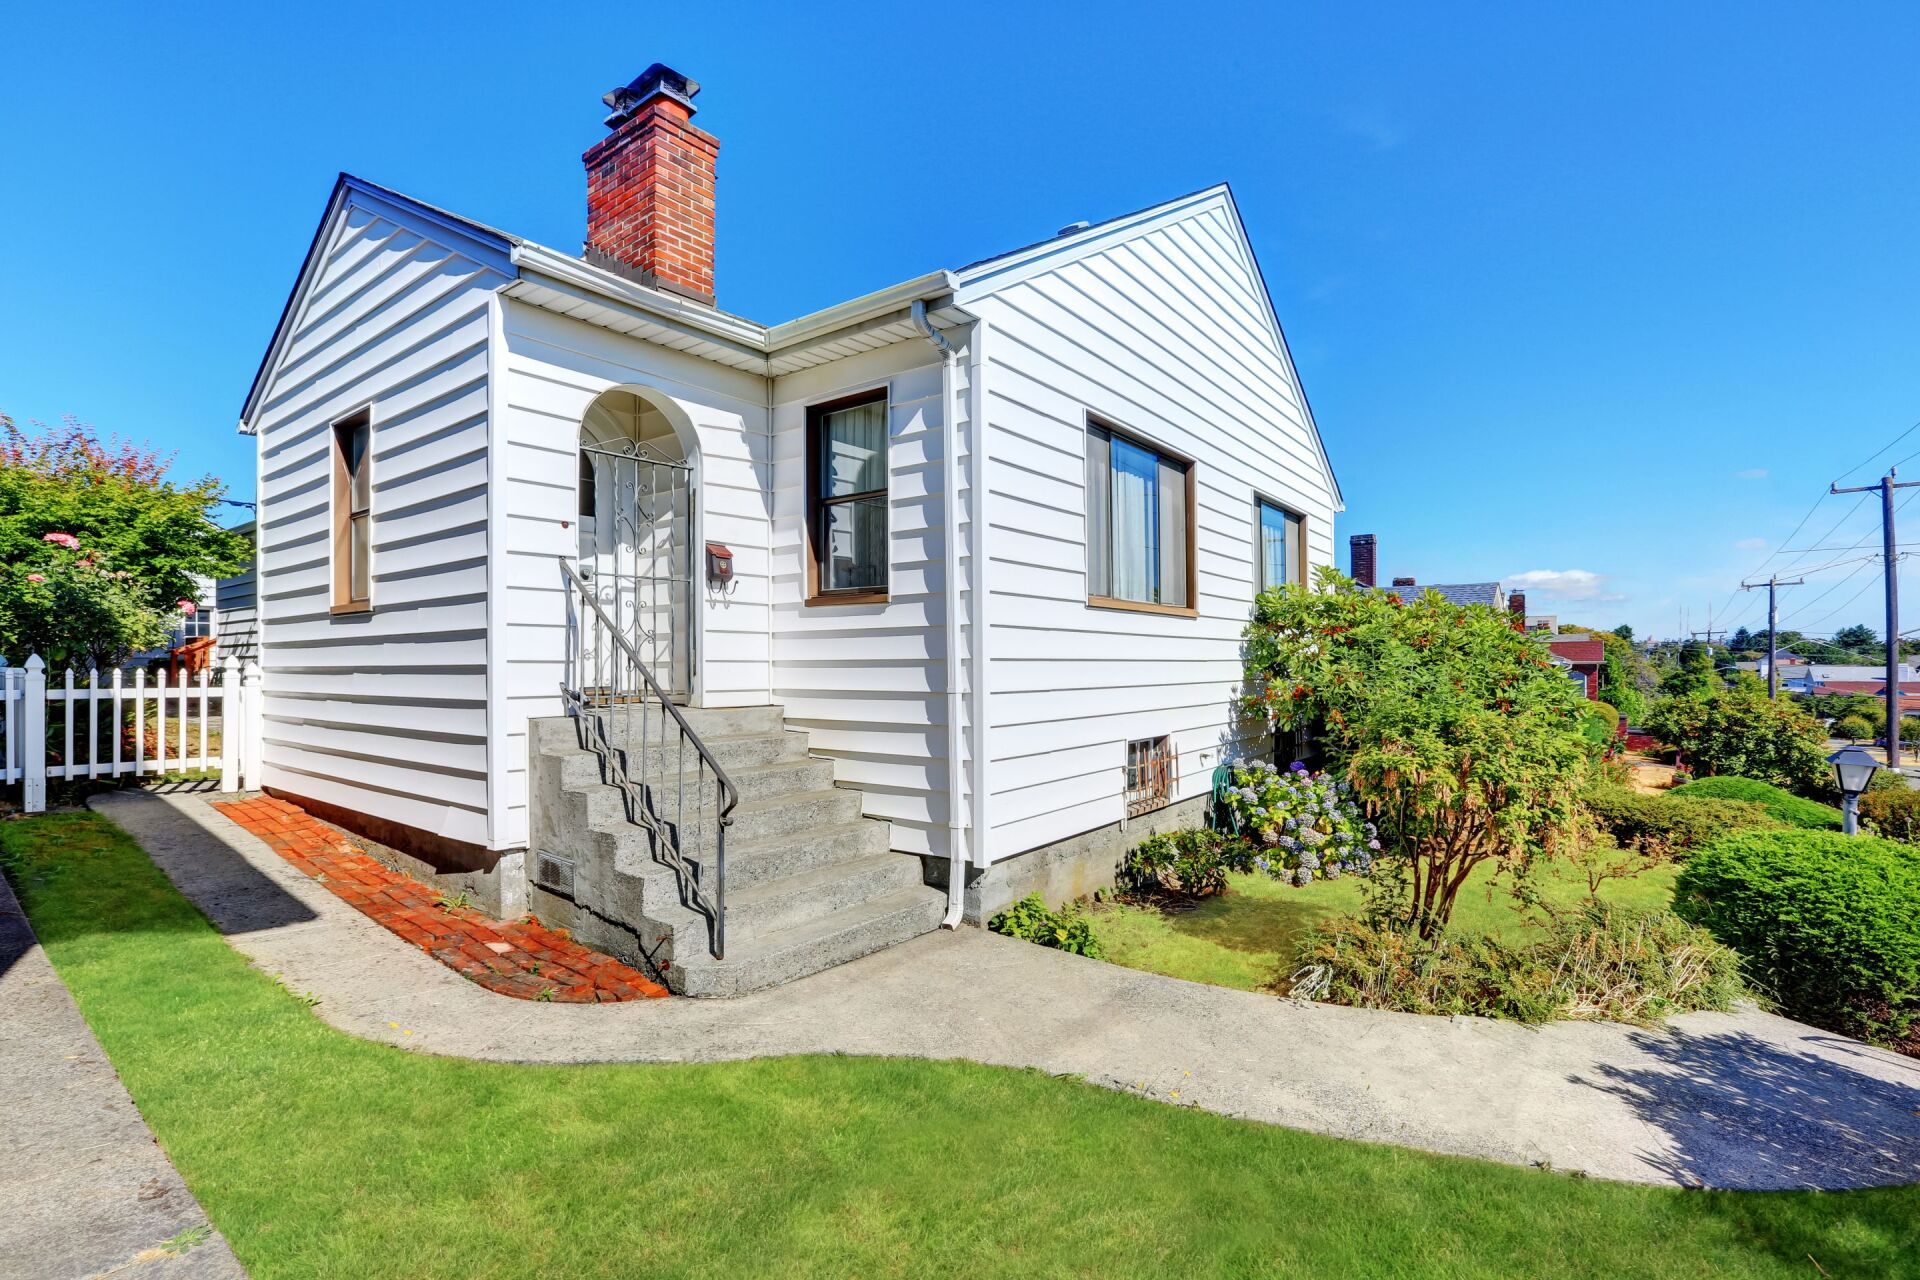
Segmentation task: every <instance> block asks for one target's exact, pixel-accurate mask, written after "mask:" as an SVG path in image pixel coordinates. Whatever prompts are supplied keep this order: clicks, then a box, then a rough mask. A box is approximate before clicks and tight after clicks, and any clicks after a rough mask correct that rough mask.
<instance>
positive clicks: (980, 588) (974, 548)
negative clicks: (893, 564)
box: [967, 318, 993, 871]
mask: <svg viewBox="0 0 1920 1280" xmlns="http://www.w3.org/2000/svg"><path fill="white" fill-rule="evenodd" d="M967 348H968V351H967V365H968V368H967V397H968V400H967V430H968V431H969V432H971V433H972V434H971V435H970V436H969V437H968V439H969V440H970V441H971V442H972V444H971V447H970V448H969V449H968V450H967V461H968V463H969V469H970V474H969V476H968V479H967V534H968V537H967V571H968V573H969V575H970V576H971V578H972V581H973V607H972V608H971V609H969V610H968V611H967V621H968V623H969V624H970V625H969V628H968V635H967V648H968V654H967V657H968V665H967V670H968V672H969V673H970V674H971V676H972V679H971V681H970V682H969V686H968V690H967V692H968V696H969V698H970V700H971V702H970V706H969V708H968V716H967V728H968V730H969V731H970V733H971V735H972V737H971V741H970V743H969V750H968V755H969V756H970V757H971V759H972V760H973V814H972V817H971V818H970V819H969V827H970V829H971V831H972V833H973V839H972V841H971V842H970V843H971V844H972V850H971V851H972V854H973V865H974V866H976V867H978V868H980V869H981V870H983V871H984V870H985V869H986V868H987V866H988V864H989V863H990V862H991V861H992V857H993V851H992V850H991V849H989V848H988V847H987V844H988V841H989V840H990V839H991V837H992V835H993V819H992V815H991V814H990V813H989V812H988V808H987V805H988V802H989V801H990V800H991V799H992V798H993V789H992V788H991V787H990V786H988V785H987V762H988V760H989V754H988V745H987V693H988V691H989V688H990V684H991V681H990V679H989V677H990V676H991V675H992V672H993V661H992V658H991V656H990V655H989V654H988V652H987V641H988V638H989V637H991V636H992V634H993V628H992V627H991V625H989V622H990V620H989V619H988V617H987V606H988V603H989V600H990V597H989V596H988V593H987V460H988V454H989V450H988V448H987V322H986V320H985V319H984V318H975V320H974V322H973V332H972V334H971V336H970V337H969V338H968V339H967Z"/></svg>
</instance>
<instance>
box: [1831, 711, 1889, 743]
mask: <svg viewBox="0 0 1920 1280" xmlns="http://www.w3.org/2000/svg"><path fill="white" fill-rule="evenodd" d="M1833 736H1834V737H1836V738H1845V739H1847V740H1848V741H1849V742H1866V741H1868V740H1869V739H1872V738H1877V737H1879V736H1880V735H1879V734H1878V733H1876V732H1875V731H1874V727H1873V722H1872V721H1871V720H1868V719H1867V718H1866V717H1865V716H1842V717H1841V718H1840V719H1838V720H1835V721H1834V722H1833Z"/></svg>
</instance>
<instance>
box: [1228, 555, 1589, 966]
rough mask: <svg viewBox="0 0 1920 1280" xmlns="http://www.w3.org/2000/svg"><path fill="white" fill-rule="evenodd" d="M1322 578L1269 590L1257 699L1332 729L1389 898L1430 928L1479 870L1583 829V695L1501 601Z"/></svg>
mask: <svg viewBox="0 0 1920 1280" xmlns="http://www.w3.org/2000/svg"><path fill="white" fill-rule="evenodd" d="M1318 587H1319V589H1318V590H1308V589H1307V588H1305V587H1298V586H1290V587H1285V588H1281V589H1279V590H1274V591H1268V592H1264V593H1262V594H1261V596H1260V598H1259V600H1258V602H1257V603H1256V604H1255V606H1254V620H1253V622H1252V623H1251V624H1250V625H1249V626H1248V628H1247V633H1246V647H1245V655H1246V686H1245V700H1246V703H1247V706H1248V708H1249V710H1251V711H1253V712H1256V713H1258V714H1261V715H1264V716H1265V717H1267V719H1268V720H1269V722H1270V723H1271V724H1272V725H1274V727H1276V728H1277V729H1291V728H1295V727H1298V726H1301V725H1323V726H1324V729H1325V740H1326V744H1327V748H1328V754H1329V757H1330V761H1331V764H1332V767H1333V768H1335V769H1337V770H1341V771H1344V773H1345V775H1346V778H1347V780H1348V782H1349V783H1350V784H1351V786H1352V787H1353V789H1354V792H1355V794H1356V795H1357V796H1358V797H1359V798H1360V800H1361V802H1362V803H1364V804H1365V805H1366V806H1367V809H1368V812H1369V814H1370V815H1371V816H1372V817H1373V818H1374V820H1375V822H1376V823H1377V824H1378V825H1379V827H1380V828H1381V830H1380V838H1381V840H1382V842H1383V844H1384V846H1385V847H1384V848H1383V850H1382V853H1383V858H1384V869H1385V870H1386V871H1387V872H1388V873H1389V876H1390V877H1394V876H1398V877H1399V880H1398V882H1399V883H1400V884H1402V885H1404V887H1405V893H1404V895H1401V896H1399V900H1398V901H1397V903H1389V907H1388V909H1389V910H1390V911H1391V913H1392V914H1393V916H1394V917H1395V918H1396V919H1397V921H1398V922H1399V923H1401V924H1404V925H1407V926H1411V927H1413V928H1415V929H1417V930H1418V931H1419V932H1420V933H1421V934H1422V935H1424V936H1429V937H1430V936H1432V935H1433V934H1435V933H1436V932H1438V931H1439V930H1440V929H1441V928H1442V927H1444V926H1445V924H1446V922H1447V920H1448V918H1449V917H1450V916H1451V914H1452V912H1453V903H1454V899H1455V898H1456V897H1457V896H1458V895H1459V892H1460V888H1461V886H1462V885H1463V884H1465V883H1466V880H1467V877H1468V876H1469V875H1470V874H1471V873H1472V872H1473V871H1474V869H1475V868H1477V867H1479V866H1480V865H1482V864H1483V863H1486V862H1488V861H1490V860H1492V861H1495V862H1497V863H1498V864H1499V865H1500V866H1501V867H1502V868H1503V869H1508V870H1511V871H1513V872H1514V873H1515V875H1516V877H1517V878H1519V879H1522V880H1523V879H1524V877H1525V873H1526V871H1527V870H1528V869H1529V868H1530V867H1531V865H1532V863H1533V861H1534V859H1535V858H1536V857H1537V856H1538V855H1541V854H1543V853H1548V852H1552V851H1555V850H1556V849H1557V848H1558V847H1559V845H1560V844H1561V842H1562V841H1564V840H1567V839H1569V838H1572V837H1574V836H1575V835H1576V833H1577V832H1578V829H1579V825H1580V822H1581V816H1582V810H1581V806H1580V803H1579V793H1580V789H1581V787H1582V785H1583V783H1584V781H1585V778H1586V774H1587V768H1588V765H1589V763H1590V761H1591V760H1592V759H1593V757H1594V754H1595V748H1594V746H1593V745H1592V744H1591V743H1589V742H1588V741H1587V739H1586V738H1585V737H1584V736H1583V734H1582V732H1581V717H1580V711H1581V709H1582V707H1583V706H1584V701H1583V700H1582V699H1581V697H1580V695H1579V693H1578V692H1577V691H1576V690H1575V689H1574V686H1573V683H1572V681H1570V680H1568V679H1567V678H1566V677H1565V676H1564V675H1562V674H1561V673H1560V672H1559V670H1557V669H1556V668H1555V667H1554V665H1553V663H1552V662H1551V660H1550V655H1549V651H1548V649H1547V648H1546V646H1545V645H1544V644H1543V643H1541V642H1540V641H1538V640H1536V639H1533V638H1531V637H1529V636H1526V635H1524V634H1522V633H1520V632H1517V631H1515V630H1514V629H1513V627H1512V624H1511V621H1510V620H1509V619H1508V618H1507V616H1506V615H1505V614H1503V613H1496V612H1494V611H1493V610H1491V609H1488V608H1485V607H1481V606H1474V607H1470V608H1462V607H1459V606H1456V605H1451V604H1448V603H1447V602H1446V601H1445V600H1443V599H1442V598H1441V597H1440V596H1439V595H1438V594H1436V593H1434V592H1426V593H1424V594H1422V595H1421V596H1419V597H1418V598H1416V599H1413V600H1403V599H1402V598H1401V597H1400V596H1399V595H1397V594H1395V593H1392V592H1382V591H1371V590H1360V589H1356V588H1355V587H1354V585H1353V583H1352V581H1351V580H1350V579H1347V578H1344V577H1342V576H1341V575H1339V574H1338V573H1335V572H1334V571H1333V570H1331V569H1322V570H1321V571H1320V574H1319V576H1318Z"/></svg>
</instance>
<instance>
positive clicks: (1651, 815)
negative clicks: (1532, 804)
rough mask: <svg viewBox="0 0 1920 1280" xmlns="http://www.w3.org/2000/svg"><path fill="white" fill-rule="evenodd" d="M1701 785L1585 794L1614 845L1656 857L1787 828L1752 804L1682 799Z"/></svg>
mask: <svg viewBox="0 0 1920 1280" xmlns="http://www.w3.org/2000/svg"><path fill="white" fill-rule="evenodd" d="M1700 785H1701V784H1700V783H1697V782H1696V783H1690V784H1689V786H1688V788H1680V789H1676V790H1674V791H1668V792H1665V793H1664V794H1661V795H1642V794H1641V793H1640V792H1638V791H1635V790H1633V789H1632V788H1630V787H1616V786H1598V787H1593V788H1590V789H1589V790H1588V791H1587V793H1586V802H1587V808H1588V810H1589V811H1590V812H1591V813H1592V814H1593V817H1594V821H1595V822H1596V823H1597V824H1598V825H1599V827H1600V829H1601V830H1603V831H1605V832H1607V833H1608V834H1609V835H1611V836H1612V837H1613V840H1614V843H1616V844H1618V845H1619V846H1620V847H1621V848H1623V849H1638V850H1640V851H1641V852H1642V853H1645V854H1647V855H1648V856H1650V857H1655V858H1677V857H1682V856H1684V855H1685V854H1687V853H1689V852H1691V851H1692V850H1694V849H1697V848H1699V847H1700V846H1701V845H1703V844H1706V843H1707V842H1708V841H1710V840H1717V839H1719V838H1720V837H1721V836H1723V835H1726V834H1727V833H1728V832H1730V831H1746V830H1751V829H1754V828H1770V827H1779V826H1783V825H1785V824H1784V823H1782V822H1781V821H1780V820H1779V819H1778V818H1776V817H1774V816H1773V815H1772V814H1770V813H1769V812H1768V811H1767V809H1766V807H1765V806H1764V805H1762V804H1760V803H1758V802H1756V801H1753V800H1738V799H1718V798H1709V797H1694V798H1691V799H1685V800H1683V799H1680V798H1679V797H1680V795H1681V793H1682V791H1685V790H1687V789H1689V788H1691V787H1696V786H1700ZM1783 794H1784V793H1783ZM1793 798H1794V797H1791V796H1789V797H1788V799H1793ZM1800 803H1810V802H1807V801H1801V802H1800ZM1815 807H1819V806H1815Z"/></svg>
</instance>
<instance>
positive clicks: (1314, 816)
mask: <svg viewBox="0 0 1920 1280" xmlns="http://www.w3.org/2000/svg"><path fill="white" fill-rule="evenodd" d="M1226 798H1227V804H1228V806H1229V807H1230V808H1232V810H1233V811H1234V813H1235V814H1237V815H1238V816H1239V817H1240V819H1241V821H1242V824H1243V825H1244V826H1245V828H1246V829H1247V830H1248V831H1250V832H1252V833H1253V838H1254V839H1255V840H1256V841H1257V842H1258V843H1259V845H1260V847H1261V849H1262V852H1260V853H1258V854H1256V855H1255V856H1254V857H1253V858H1252V860H1251V862H1252V869H1254V870H1257V871H1263V872H1265V873H1266V874H1267V875H1269V876H1271V877H1273V878H1274V879H1275V880H1284V881H1287V882H1289V883H1292V884H1295V885H1300V886H1305V885H1309V884H1312V883H1313V881H1314V880H1315V879H1316V878H1318V879H1322V880H1338V879H1339V878H1340V877H1341V875H1342V874H1343V873H1345V872H1349V871H1351V872H1353V873H1355V874H1356V875H1365V874H1367V872H1369V871H1371V870H1373V858H1374V855H1375V854H1376V853H1378V852H1379V851H1380V839H1379V836H1380V833H1379V831H1378V829H1377V828H1375V827H1374V825H1373V824H1372V823H1371V822H1368V821H1367V819H1366V816H1365V815H1364V814H1363V813H1361V812H1360V805H1359V804H1358V803H1357V802H1356V801H1355V800H1354V798H1353V791H1352V788H1350V787H1349V786H1348V785H1347V784H1346V783H1345V782H1341V781H1336V780H1335V779H1334V778H1332V777H1331V776H1329V775H1327V774H1324V773H1312V772H1310V771H1309V770H1308V769H1307V767H1306V766H1305V765H1303V764H1298V763H1296V764H1294V765H1292V766H1291V767H1289V768H1287V769H1285V770H1280V769H1275V768H1274V767H1273V766H1272V765H1270V764H1268V763H1267V762H1266V761H1264V760H1258V761H1255V762H1254V763H1252V764H1250V765H1246V766H1244V767H1240V768H1236V769H1234V771H1233V786H1232V787H1231V788H1230V789H1229V790H1228V791H1227V796H1226Z"/></svg>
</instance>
